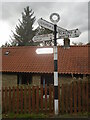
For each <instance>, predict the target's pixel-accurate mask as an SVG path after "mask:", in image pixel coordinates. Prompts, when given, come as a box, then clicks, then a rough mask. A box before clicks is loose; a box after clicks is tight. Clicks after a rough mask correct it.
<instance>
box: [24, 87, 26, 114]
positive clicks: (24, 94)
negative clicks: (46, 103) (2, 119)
mask: <svg viewBox="0 0 90 120" xmlns="http://www.w3.org/2000/svg"><path fill="white" fill-rule="evenodd" d="M26 94H27V91H26V87H24V113H26V112H27V101H26V99H27V95H26Z"/></svg>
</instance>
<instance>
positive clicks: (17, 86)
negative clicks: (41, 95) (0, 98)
mask: <svg viewBox="0 0 90 120" xmlns="http://www.w3.org/2000/svg"><path fill="white" fill-rule="evenodd" d="M17 113H19V88H18V86H17Z"/></svg>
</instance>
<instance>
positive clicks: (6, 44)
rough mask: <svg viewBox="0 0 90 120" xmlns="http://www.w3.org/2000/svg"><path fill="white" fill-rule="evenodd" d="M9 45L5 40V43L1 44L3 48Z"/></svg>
mask: <svg viewBox="0 0 90 120" xmlns="http://www.w3.org/2000/svg"><path fill="white" fill-rule="evenodd" d="M10 46H11V45H10V44H9V43H8V42H5V44H4V45H2V46H1V47H2V48H3V47H10Z"/></svg>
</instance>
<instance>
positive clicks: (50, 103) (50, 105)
mask: <svg viewBox="0 0 90 120" xmlns="http://www.w3.org/2000/svg"><path fill="white" fill-rule="evenodd" d="M51 109H52V99H51V85H49V112H50V113H51Z"/></svg>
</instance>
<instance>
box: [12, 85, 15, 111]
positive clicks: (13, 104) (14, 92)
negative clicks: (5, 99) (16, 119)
mask: <svg viewBox="0 0 90 120" xmlns="http://www.w3.org/2000/svg"><path fill="white" fill-rule="evenodd" d="M12 104H13V112H15V87H14V86H13V102H12Z"/></svg>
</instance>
